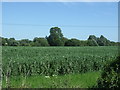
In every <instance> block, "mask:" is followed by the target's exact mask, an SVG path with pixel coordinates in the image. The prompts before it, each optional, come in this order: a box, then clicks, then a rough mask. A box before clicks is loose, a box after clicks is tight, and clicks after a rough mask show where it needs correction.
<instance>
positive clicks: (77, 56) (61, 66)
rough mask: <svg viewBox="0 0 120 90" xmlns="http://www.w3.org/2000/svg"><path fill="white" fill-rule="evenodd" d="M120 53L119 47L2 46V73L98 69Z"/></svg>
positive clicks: (66, 72)
mask: <svg viewBox="0 0 120 90" xmlns="http://www.w3.org/2000/svg"><path fill="white" fill-rule="evenodd" d="M117 55H118V47H114V46H106V47H105V46H104V47H89V46H88V47H2V63H3V65H2V69H3V72H2V75H3V78H5V77H7V78H10V77H16V76H18V77H19V76H23V77H32V76H61V75H70V74H82V73H87V72H97V71H100V70H102V69H103V66H104V65H105V64H107V63H108V62H110V61H113V60H115V58H116V57H117Z"/></svg>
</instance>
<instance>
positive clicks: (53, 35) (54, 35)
mask: <svg viewBox="0 0 120 90" xmlns="http://www.w3.org/2000/svg"><path fill="white" fill-rule="evenodd" d="M47 40H48V42H49V44H50V45H51V46H63V45H64V42H63V34H62V32H61V29H60V28H58V27H52V28H51V29H50V35H49V37H47Z"/></svg>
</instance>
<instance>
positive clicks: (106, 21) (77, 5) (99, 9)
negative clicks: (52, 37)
mask: <svg viewBox="0 0 120 90" xmlns="http://www.w3.org/2000/svg"><path fill="white" fill-rule="evenodd" d="M2 24H3V26H2V36H3V37H7V38H10V37H14V38H15V39H17V40H20V39H30V40H32V39H33V38H34V37H45V36H49V30H50V28H51V27H60V28H61V30H62V33H63V35H64V37H67V38H77V39H80V40H86V39H87V38H88V37H89V35H96V36H97V37H99V36H100V35H104V36H105V37H106V38H108V39H109V40H111V41H118V27H117V26H118V3H117V2H3V3H2Z"/></svg>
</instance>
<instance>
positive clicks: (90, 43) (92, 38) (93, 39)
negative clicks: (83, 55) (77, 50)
mask: <svg viewBox="0 0 120 90" xmlns="http://www.w3.org/2000/svg"><path fill="white" fill-rule="evenodd" d="M87 43H88V46H98V43H97V37H96V36H95V35H90V36H89V38H88V42H87Z"/></svg>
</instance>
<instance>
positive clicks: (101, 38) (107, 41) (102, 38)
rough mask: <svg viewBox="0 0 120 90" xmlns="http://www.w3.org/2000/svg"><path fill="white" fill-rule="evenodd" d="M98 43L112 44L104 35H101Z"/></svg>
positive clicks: (103, 44) (101, 44)
mask: <svg viewBox="0 0 120 90" xmlns="http://www.w3.org/2000/svg"><path fill="white" fill-rule="evenodd" d="M97 43H98V44H99V45H100V46H110V45H111V43H110V41H109V40H108V39H107V38H105V37H104V36H103V35H101V36H100V38H99V39H98V40H97Z"/></svg>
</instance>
